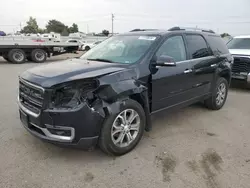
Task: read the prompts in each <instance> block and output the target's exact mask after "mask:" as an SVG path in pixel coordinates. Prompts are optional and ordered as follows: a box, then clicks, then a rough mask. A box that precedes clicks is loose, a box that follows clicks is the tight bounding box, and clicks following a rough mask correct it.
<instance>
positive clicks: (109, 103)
mask: <svg viewBox="0 0 250 188" xmlns="http://www.w3.org/2000/svg"><path fill="white" fill-rule="evenodd" d="M131 73H132V72H126V73H125V74H129V75H130V76H131ZM116 75H117V74H116ZM112 77H113V76H112ZM112 77H110V75H108V79H112V80H113V82H112V83H110V84H106V83H107V82H105V79H107V77H106V78H105V79H103V80H102V78H99V82H100V86H99V88H98V89H97V90H96V91H95V95H96V97H97V98H98V99H99V102H101V104H100V103H98V104H99V105H95V107H94V108H95V109H97V110H98V111H100V112H104V113H102V115H104V114H105V117H106V116H107V115H109V114H115V113H118V112H120V109H121V106H123V105H124V104H125V103H126V100H127V99H129V98H131V99H133V100H135V101H137V102H138V103H140V104H141V105H142V107H143V109H144V112H145V116H146V126H145V127H146V128H145V129H146V131H149V130H151V127H152V126H151V120H150V110H149V100H148V88H147V87H146V86H145V85H143V83H142V82H141V81H139V80H135V79H123V80H122V81H121V80H120V79H115V78H117V77H113V78H112ZM119 78H121V77H119ZM123 78H124V72H123ZM130 78H131V77H130Z"/></svg>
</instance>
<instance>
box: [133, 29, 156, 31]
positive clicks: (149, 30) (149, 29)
mask: <svg viewBox="0 0 250 188" xmlns="http://www.w3.org/2000/svg"><path fill="white" fill-rule="evenodd" d="M155 30H157V29H133V30H131V31H130V32H137V31H155Z"/></svg>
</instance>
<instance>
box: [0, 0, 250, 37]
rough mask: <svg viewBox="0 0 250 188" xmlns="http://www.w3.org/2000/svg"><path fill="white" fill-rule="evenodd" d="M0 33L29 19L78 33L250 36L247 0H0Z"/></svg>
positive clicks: (249, 11)
mask: <svg viewBox="0 0 250 188" xmlns="http://www.w3.org/2000/svg"><path fill="white" fill-rule="evenodd" d="M1 1H3V2H1V6H0V30H4V31H6V32H13V30H15V31H16V30H20V23H21V25H22V26H24V25H25V22H26V21H27V19H28V18H29V16H33V17H35V18H36V19H37V21H38V24H39V26H40V27H45V25H46V22H47V21H48V20H49V19H57V20H59V21H61V22H63V23H65V24H67V25H71V24H72V23H73V22H75V23H77V24H78V26H79V28H80V30H81V31H83V32H86V31H87V25H88V27H89V31H92V32H100V31H101V30H102V29H108V30H111V13H114V16H115V19H114V31H115V32H126V31H129V30H131V29H134V28H154V29H155V28H159V29H168V28H170V27H172V26H177V25H180V26H188V27H195V26H196V25H197V26H198V27H201V28H211V29H213V30H215V31H216V32H219V33H223V32H228V33H230V34H232V35H238V34H250V0H237V1H236V0H71V1H68V0H67V1H66V0H1Z"/></svg>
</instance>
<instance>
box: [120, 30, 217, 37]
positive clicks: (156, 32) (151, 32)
mask: <svg viewBox="0 0 250 188" xmlns="http://www.w3.org/2000/svg"><path fill="white" fill-rule="evenodd" d="M168 33H190V34H194V33H197V34H203V35H214V36H217V34H215V33H209V32H201V31H185V30H174V31H169V30H146V31H133V32H127V33H123V34H119V35H160V36H163V35H166V34H168Z"/></svg>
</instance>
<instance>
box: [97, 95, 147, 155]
mask: <svg viewBox="0 0 250 188" xmlns="http://www.w3.org/2000/svg"><path fill="white" fill-rule="evenodd" d="M145 122H146V118H145V113H144V110H143V108H142V106H141V105H140V104H139V103H138V102H136V101H134V100H131V99H129V100H126V101H124V103H123V104H122V106H121V107H120V111H119V112H117V113H114V114H110V115H109V116H108V117H107V118H106V120H105V122H104V124H103V128H102V131H101V135H100V139H99V146H100V148H101V150H102V151H104V152H105V153H107V154H109V155H115V156H120V155H124V154H126V153H128V152H130V151H131V150H133V149H134V148H135V147H136V145H137V144H138V143H139V141H140V140H141V138H142V135H143V132H144V129H145Z"/></svg>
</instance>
